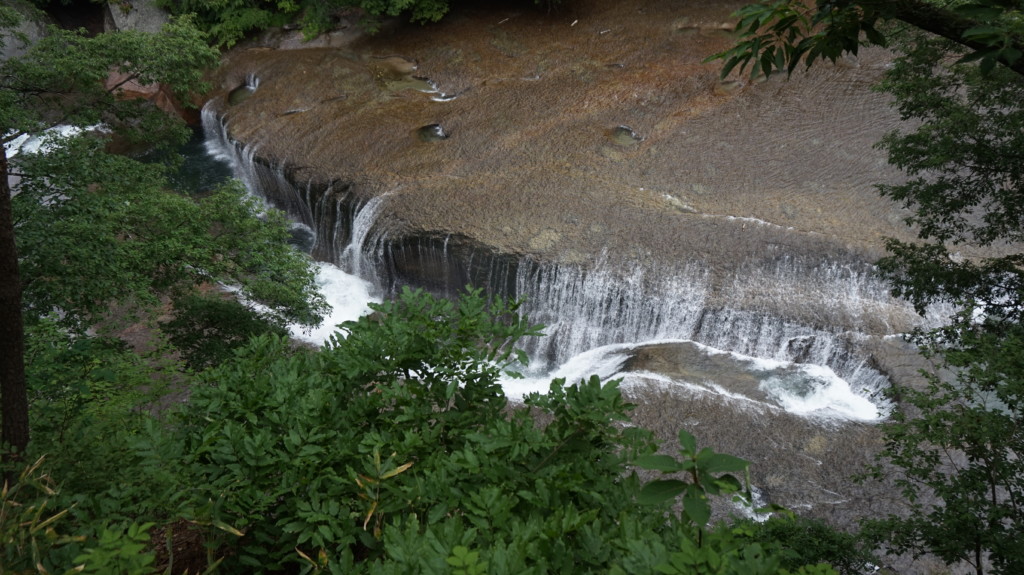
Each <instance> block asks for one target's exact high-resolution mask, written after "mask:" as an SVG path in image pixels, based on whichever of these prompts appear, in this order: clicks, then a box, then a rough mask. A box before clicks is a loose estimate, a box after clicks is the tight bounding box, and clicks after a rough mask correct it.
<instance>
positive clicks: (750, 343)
mask: <svg viewBox="0 0 1024 575" xmlns="http://www.w3.org/2000/svg"><path fill="white" fill-rule="evenodd" d="M203 120H204V126H205V129H206V133H207V136H208V141H209V142H210V146H211V148H212V149H213V151H214V152H215V153H217V154H220V155H222V156H225V157H228V158H230V159H231V163H232V165H233V166H234V169H235V171H236V174H237V176H238V177H239V178H240V179H241V180H242V181H243V182H244V183H245V184H246V186H247V187H248V189H249V190H251V191H252V192H253V193H256V194H258V195H259V196H260V197H262V198H264V199H265V200H266V201H267V202H269V203H271V204H273V205H275V206H276V207H279V208H281V209H283V210H285V211H287V212H288V213H289V214H290V215H291V216H292V217H293V218H295V219H297V220H298V221H300V222H301V223H302V224H303V225H306V226H308V227H309V228H311V230H312V231H313V235H314V237H315V242H314V246H313V249H312V254H313V256H314V257H315V258H317V259H319V260H323V261H328V262H331V263H333V264H335V265H337V266H339V267H340V268H342V269H343V270H345V271H346V272H348V273H351V274H355V275H357V276H359V277H361V278H363V279H365V280H367V281H368V282H370V283H372V284H373V285H374V286H375V289H376V290H378V291H380V292H383V293H394V292H395V291H396V290H397V289H399V288H400V287H401V286H402V285H407V284H412V285H416V286H420V287H424V288H425V289H428V290H430V291H432V292H434V293H438V294H443V295H453V294H454V293H456V292H457V291H459V290H461V289H462V288H463V287H465V286H466V285H467V284H472V285H477V286H481V287H486V288H488V290H489V291H490V292H491V293H494V294H496V295H501V296H507V297H522V298H525V300H526V303H525V306H524V308H523V311H524V312H525V313H526V314H527V315H528V316H529V317H530V320H531V321H533V322H536V323H543V324H545V325H546V329H545V333H546V334H547V337H544V338H537V339H535V340H532V341H528V342H524V343H525V345H526V348H527V352H528V354H529V355H530V357H531V369H533V370H534V371H539V372H543V373H544V374H550V373H551V372H552V370H554V369H556V368H558V367H559V366H563V365H564V364H566V363H567V362H569V360H570V359H572V358H574V357H577V356H579V355H580V354H583V353H585V352H587V351H588V350H594V349H595V348H600V347H602V346H609V345H613V344H639V343H641V342H651V341H692V342H696V343H698V344H700V345H702V346H707V347H708V348H709V349H717V350H727V351H729V352H734V353H736V354H741V355H742V356H744V357H748V358H761V359H764V360H771V361H773V362H782V363H791V364H814V365H818V366H827V368H829V369H830V370H831V371H832V372H834V374H835V375H837V376H838V377H839V378H842V379H843V380H845V381H846V382H847V383H848V384H849V389H851V390H855V391H854V393H855V394H857V395H859V396H860V397H866V398H871V400H872V401H874V402H875V403H876V404H877V405H882V404H883V403H884V401H882V400H881V399H880V396H881V395H882V394H881V393H880V392H881V390H883V389H884V388H885V387H886V386H887V385H888V381H887V379H886V377H885V375H884V374H882V373H880V372H879V371H878V370H877V369H875V368H874V367H873V366H872V365H871V363H870V362H869V361H868V359H866V355H865V354H863V353H861V352H860V351H859V347H860V342H861V341H862V340H864V339H866V337H867V336H866V335H865V334H873V335H882V334H888V333H892V332H893V331H892V330H894V329H896V326H907V325H912V324H913V323H914V321H915V320H913V319H912V316H914V317H916V315H915V314H914V313H913V310H911V309H910V308H909V306H907V305H906V304H905V303H902V302H899V301H897V300H894V299H893V298H891V297H890V296H889V294H888V287H887V286H886V285H885V284H883V283H882V282H881V281H880V280H879V279H878V278H877V277H876V274H875V271H874V269H873V268H872V267H871V266H870V265H868V264H864V263H863V262H845V263H844V262H830V261H823V260H821V259H800V258H796V257H793V256H788V255H785V254H782V255H779V256H778V257H776V258H774V259H768V260H767V261H764V260H751V261H744V262H738V263H737V264H736V265H735V266H733V267H732V268H730V270H726V271H722V270H715V269H713V268H712V267H711V266H710V265H709V264H708V263H706V262H703V261H692V262H680V263H678V264H676V265H674V266H669V267H668V268H665V267H658V268H652V267H650V266H645V265H643V264H639V263H630V262H627V261H621V260H620V259H619V258H617V257H615V256H614V255H613V254H609V253H602V254H599V255H598V256H597V257H596V260H595V261H594V262H592V263H590V264H587V265H586V266H583V265H578V264H566V263H559V262H551V261H539V260H537V259H535V258H533V257H529V256H518V255H511V254H501V253H496V252H494V251H493V250H490V249H488V248H487V247H486V246H481V245H479V244H477V243H475V242H473V241H472V240H471V239H470V238H465V237H460V236H454V235H429V234H422V235H409V234H403V233H401V232H389V231H388V230H387V225H386V224H385V223H384V222H383V220H382V218H383V217H385V216H386V210H385V209H384V208H386V206H387V203H388V199H389V197H390V196H389V195H388V194H382V195H376V196H372V197H369V198H365V197H361V196H360V195H359V194H358V193H357V192H356V191H355V190H353V188H352V186H351V185H348V184H345V183H343V182H327V183H317V182H306V183H305V184H297V183H295V181H294V177H293V176H294V174H292V173H290V172H289V170H288V168H287V166H282V165H274V164H272V163H271V162H269V161H267V160H265V159H261V158H260V156H259V154H258V147H257V146H255V145H244V146H243V145H240V144H238V143H236V142H234V141H232V140H231V138H230V136H229V134H228V129H227V125H226V122H224V121H222V120H220V119H219V118H218V117H217V116H216V114H215V113H214V111H213V109H212V108H211V106H210V105H209V104H208V105H207V107H205V108H204V109H203ZM904 329H905V328H904ZM612 363H614V362H610V363H609V365H611V364H612ZM619 363H621V361H620V362H619ZM800 385H804V384H800ZM882 411H883V412H884V406H883V408H882Z"/></svg>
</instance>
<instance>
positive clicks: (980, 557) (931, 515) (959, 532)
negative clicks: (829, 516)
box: [866, 325, 1024, 574]
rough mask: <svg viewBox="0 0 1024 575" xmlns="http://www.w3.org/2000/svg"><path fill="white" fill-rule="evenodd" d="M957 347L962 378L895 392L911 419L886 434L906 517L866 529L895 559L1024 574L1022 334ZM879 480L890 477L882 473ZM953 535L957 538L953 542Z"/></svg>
mask: <svg viewBox="0 0 1024 575" xmlns="http://www.w3.org/2000/svg"><path fill="white" fill-rule="evenodd" d="M958 343H959V347H957V348H955V349H943V347H942V346H935V347H933V348H932V351H933V352H935V351H938V352H940V353H942V354H943V357H944V360H945V364H946V367H947V368H948V369H951V370H955V371H956V373H957V374H958V376H957V377H956V378H955V379H952V378H946V379H942V378H940V377H938V376H935V375H932V376H931V377H930V378H929V384H928V387H927V388H925V389H923V390H915V389H905V388H900V389H898V390H897V391H898V393H899V397H900V400H901V401H902V402H904V403H905V404H906V405H907V406H908V407H909V408H911V409H910V410H908V411H907V412H905V413H904V412H901V413H898V414H896V416H895V417H894V420H893V422H892V423H891V424H889V425H888V426H887V429H886V435H887V437H888V440H889V441H888V444H887V447H886V449H885V451H884V452H883V456H884V457H886V458H887V459H888V460H889V461H891V462H892V463H893V464H895V465H896V466H898V467H899V468H900V469H901V470H902V471H903V473H904V476H903V477H899V478H898V479H897V485H898V486H899V487H900V488H901V489H902V491H903V494H904V497H905V498H906V500H907V502H908V504H909V506H910V508H911V514H910V515H909V516H908V517H902V516H891V517H888V518H879V519H877V520H874V521H871V522H869V523H868V524H867V525H866V528H867V530H868V532H869V533H870V534H871V535H872V537H873V538H874V539H875V540H876V541H878V542H883V543H884V545H887V546H888V547H890V548H892V549H894V550H896V551H901V552H904V551H909V552H913V553H921V552H923V551H928V552H931V553H934V554H936V555H938V556H939V557H941V558H942V559H943V560H944V561H946V562H947V563H951V564H952V563H958V562H966V563H968V564H970V565H972V566H973V567H975V569H976V570H977V572H979V573H980V572H985V571H991V572H993V573H1004V574H1010V573H1019V572H1021V570H1022V569H1024V560H1022V555H1021V552H1020V551H1021V547H1020V545H1021V541H1024V508H1022V507H1021V504H1020V502H1021V501H1022V497H1024V462H1021V461H1020V459H1019V457H1018V454H1019V453H1021V450H1022V449H1024V438H1022V436H1021V434H1020V433H1019V432H1018V431H1017V430H1018V429H1019V427H1020V422H1021V421H1022V420H1024V413H1022V410H1024V383H1022V382H1024V357H1022V356H1021V351H1020V350H1021V349H1024V348H1022V347H1021V345H1022V344H1024V329H1022V328H1021V327H1020V326H1019V325H1014V326H1012V327H1008V326H1003V327H1002V328H1001V329H1000V330H999V331H998V332H993V331H988V330H981V329H977V330H971V331H968V332H963V333H960V334H958ZM874 476H876V477H879V478H882V477H885V476H886V470H885V469H884V468H883V467H881V466H879V467H878V468H876V469H874ZM954 535H955V536H954Z"/></svg>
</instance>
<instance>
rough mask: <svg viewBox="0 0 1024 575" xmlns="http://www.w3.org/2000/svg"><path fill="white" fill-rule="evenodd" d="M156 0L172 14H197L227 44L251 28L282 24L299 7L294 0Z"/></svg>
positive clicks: (213, 36) (216, 40)
mask: <svg viewBox="0 0 1024 575" xmlns="http://www.w3.org/2000/svg"><path fill="white" fill-rule="evenodd" d="M157 4H158V5H159V6H162V7H163V8H165V9H167V10H169V11H170V12H171V13H172V14H192V15H194V16H195V18H196V22H197V24H198V25H199V26H200V27H202V29H203V30H204V31H205V32H206V33H207V34H209V37H210V39H211V40H212V41H213V42H214V44H215V45H217V46H225V47H231V46H232V45H234V44H235V42H237V41H238V40H241V39H242V38H244V37H245V36H246V35H247V34H249V33H251V32H254V31H261V30H266V29H267V28H270V27H273V26H283V25H285V24H287V23H289V22H291V21H292V20H293V19H294V18H295V16H296V14H297V13H298V12H299V10H300V7H299V5H298V4H297V3H296V2H294V1H292V0H216V1H212V2H211V1H208V0H160V1H158V2H157ZM311 4H318V3H311Z"/></svg>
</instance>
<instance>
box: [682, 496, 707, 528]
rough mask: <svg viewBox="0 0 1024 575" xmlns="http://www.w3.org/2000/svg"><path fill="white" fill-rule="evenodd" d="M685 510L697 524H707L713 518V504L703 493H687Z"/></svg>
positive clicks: (684, 504) (684, 502) (684, 503)
mask: <svg viewBox="0 0 1024 575" xmlns="http://www.w3.org/2000/svg"><path fill="white" fill-rule="evenodd" d="M683 510H684V511H686V515H687V517H689V518H690V519H691V520H693V522H694V523H696V524H697V525H707V523H708V520H710V519H711V506H710V505H708V500H707V498H705V497H704V495H703V494H700V493H698V494H689V493H688V494H686V495H685V496H684V497H683Z"/></svg>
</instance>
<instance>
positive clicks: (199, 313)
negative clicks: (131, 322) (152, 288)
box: [161, 295, 288, 371]
mask: <svg viewBox="0 0 1024 575" xmlns="http://www.w3.org/2000/svg"><path fill="white" fill-rule="evenodd" d="M173 313H174V318H173V319H170V320H168V321H166V322H162V323H161V328H162V329H163V331H164V332H166V333H167V336H168V339H169V340H170V342H171V343H172V344H173V345H174V347H175V348H176V349H178V350H179V351H180V352H181V353H182V357H183V358H184V359H185V363H186V364H187V365H188V366H189V367H190V368H191V369H194V370H197V371H201V370H203V369H206V368H208V367H212V366H214V365H217V364H220V363H222V362H224V361H226V360H228V359H229V358H231V356H232V355H233V353H234V350H235V349H237V348H238V347H239V346H241V345H243V344H245V343H247V342H248V341H249V339H250V338H252V337H253V336H256V335H260V334H264V333H273V334H276V335H278V336H279V337H285V336H287V335H288V330H287V328H286V327H285V326H284V325H282V323H281V322H280V321H274V320H273V319H272V318H267V317H263V316H261V315H260V314H259V313H258V312H256V311H254V310H253V309H251V308H249V307H246V306H245V305H243V304H242V303H240V302H238V301H237V300H235V299H233V298H225V297H223V296H218V295H213V296H201V295H192V296H186V297H183V298H179V299H177V300H175V301H174V309H173Z"/></svg>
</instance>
